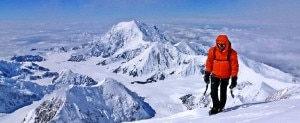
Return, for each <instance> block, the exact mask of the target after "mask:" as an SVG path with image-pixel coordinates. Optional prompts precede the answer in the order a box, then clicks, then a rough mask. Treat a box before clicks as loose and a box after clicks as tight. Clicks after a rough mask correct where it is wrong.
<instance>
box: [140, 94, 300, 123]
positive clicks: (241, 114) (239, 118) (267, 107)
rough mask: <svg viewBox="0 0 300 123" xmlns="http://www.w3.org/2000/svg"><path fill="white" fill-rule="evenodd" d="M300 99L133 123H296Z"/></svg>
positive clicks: (201, 111)
mask: <svg viewBox="0 0 300 123" xmlns="http://www.w3.org/2000/svg"><path fill="white" fill-rule="evenodd" d="M299 102H300V99H290V100H282V101H277V102H261V103H249V104H243V105H237V106H234V107H230V108H228V109H226V110H225V111H224V112H222V113H219V114H217V115H212V116H209V115H208V114H207V110H208V109H207V108H204V109H200V108H199V109H195V110H189V111H184V112H180V113H178V114H174V115H171V116H168V117H163V118H154V119H150V120H142V121H137V122H134V123H298V122H299V117H300V113H299V111H300V103H299Z"/></svg>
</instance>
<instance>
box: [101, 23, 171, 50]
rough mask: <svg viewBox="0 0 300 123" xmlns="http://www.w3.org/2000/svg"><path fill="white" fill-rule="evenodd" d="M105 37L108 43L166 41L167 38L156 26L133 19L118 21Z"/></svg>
mask: <svg viewBox="0 0 300 123" xmlns="http://www.w3.org/2000/svg"><path fill="white" fill-rule="evenodd" d="M105 38H106V39H104V40H103V41H107V42H109V43H110V44H114V43H117V44H119V43H121V44H122V43H124V44H126V43H130V42H133V43H135V44H136V43H139V42H143V41H146V42H156V41H167V38H166V37H165V36H164V35H163V34H162V32H161V31H160V30H159V29H158V28H157V27H156V26H149V25H146V24H144V23H142V22H139V21H135V20H132V21H129V22H120V23H118V24H117V25H115V26H113V27H112V28H111V30H110V31H109V32H108V33H107V34H106V35H105ZM122 41H123V42H122ZM118 42H119V43H118ZM124 44H123V45H124ZM131 45H133V44H131Z"/></svg>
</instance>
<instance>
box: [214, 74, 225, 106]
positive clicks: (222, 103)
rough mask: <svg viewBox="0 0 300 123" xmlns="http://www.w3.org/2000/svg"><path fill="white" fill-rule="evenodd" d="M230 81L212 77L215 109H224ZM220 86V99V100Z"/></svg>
mask: <svg viewBox="0 0 300 123" xmlns="http://www.w3.org/2000/svg"><path fill="white" fill-rule="evenodd" d="M228 83H229V78H228V79H220V78H217V77H214V76H211V93H210V96H211V99H212V101H213V108H218V109H224V107H225V104H226V100H227V86H228ZM219 86H220V98H219Z"/></svg>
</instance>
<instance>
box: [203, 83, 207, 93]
mask: <svg viewBox="0 0 300 123" xmlns="http://www.w3.org/2000/svg"><path fill="white" fill-rule="evenodd" d="M207 89H208V84H206V88H205V91H204V93H203V95H205V94H206V91H207Z"/></svg>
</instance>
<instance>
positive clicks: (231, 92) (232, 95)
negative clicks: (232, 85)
mask: <svg viewBox="0 0 300 123" xmlns="http://www.w3.org/2000/svg"><path fill="white" fill-rule="evenodd" d="M230 94H231V97H232V98H234V94H233V91H232V89H230Z"/></svg>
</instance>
